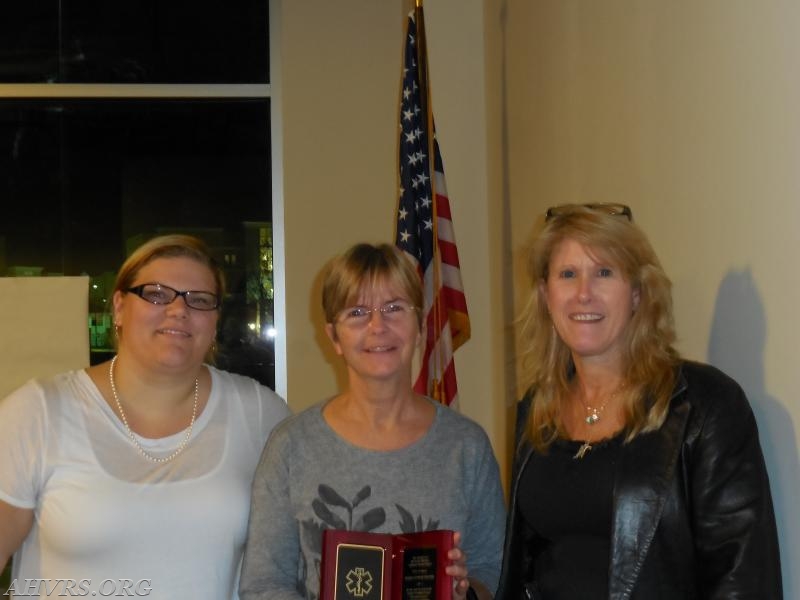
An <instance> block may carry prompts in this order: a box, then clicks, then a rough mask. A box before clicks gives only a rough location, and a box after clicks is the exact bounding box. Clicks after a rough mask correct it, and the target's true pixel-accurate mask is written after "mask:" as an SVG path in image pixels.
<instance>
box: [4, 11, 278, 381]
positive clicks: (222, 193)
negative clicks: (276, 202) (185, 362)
mask: <svg viewBox="0 0 800 600" xmlns="http://www.w3.org/2000/svg"><path fill="white" fill-rule="evenodd" d="M269 59H270V56H269V2H268V0H243V1H242V2H239V3H237V4H236V10H227V11H226V10H224V7H223V5H220V4H219V3H213V4H212V3H211V2H207V1H203V0H201V1H200V2H197V1H196V0H195V1H193V2H191V3H190V2H186V1H183V0H179V1H175V2H159V1H157V0H149V1H144V2H137V3H134V4H132V5H120V4H118V3H108V2H100V1H93V2H92V1H90V2H80V3H68V2H57V1H55V0H42V1H37V2H32V3H25V2H19V3H11V4H10V5H9V6H3V8H0V96H2V97H1V98H0V174H2V177H0V205H1V206H2V218H1V219H0V276H51V275H61V274H63V275H79V274H87V275H89V276H90V291H89V300H90V309H89V310H90V314H89V315H88V316H87V323H88V327H89V332H90V343H91V356H92V362H93V363H97V362H101V361H102V360H105V359H106V358H108V356H109V354H110V353H111V352H112V350H111V339H110V335H112V328H111V320H110V316H109V314H108V308H107V307H108V303H109V300H110V299H109V293H110V290H111V287H112V285H113V278H114V275H115V273H116V269H117V268H118V267H119V265H120V264H121V263H122V261H123V260H124V259H125V257H126V255H127V254H128V253H129V252H130V251H131V250H132V249H133V248H135V247H136V246H138V245H139V244H141V243H142V242H143V241H145V240H146V239H148V238H150V237H153V236H155V235H159V234H162V233H167V232H183V233H190V234H193V235H197V236H198V237H201V238H203V239H204V240H205V241H206V243H208V245H209V246H210V247H211V248H212V251H213V252H214V254H215V255H216V258H217V259H218V261H219V262H220V264H221V265H223V268H224V269H225V271H226V275H227V279H228V288H229V293H228V294H227V296H226V298H225V300H224V305H223V311H222V319H221V322H220V333H219V336H218V350H219V352H218V357H219V359H218V363H219V365H220V366H221V367H222V368H226V369H229V370H232V371H235V372H240V373H244V374H247V375H250V376H252V377H254V378H256V379H258V380H260V381H261V382H262V383H265V384H266V385H269V386H271V387H273V388H274V387H275V360H274V344H273V342H272V340H273V338H272V336H273V335H274V291H273V282H274V278H273V246H272V237H273V236H272V233H273V229H272V220H273V219H272V191H271V190H272V179H271V143H270V139H271V126H270V114H271V103H270V97H269V96H270V93H269V92H270V87H269V81H270V72H269V63H270V60H269Z"/></svg>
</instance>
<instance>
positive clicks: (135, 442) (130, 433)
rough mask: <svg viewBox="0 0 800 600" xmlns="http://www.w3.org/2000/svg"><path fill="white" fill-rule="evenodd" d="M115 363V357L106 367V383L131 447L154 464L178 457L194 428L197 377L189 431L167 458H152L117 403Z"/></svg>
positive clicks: (198, 391) (198, 385) (198, 389)
mask: <svg viewBox="0 0 800 600" xmlns="http://www.w3.org/2000/svg"><path fill="white" fill-rule="evenodd" d="M116 362H117V357H116V356H115V357H114V358H112V359H111V364H110V365H109V366H108V381H109V383H111V393H112V394H113V395H114V401H115V402H116V403H117V409H119V416H120V417H122V423H123V424H124V425H125V431H127V432H128V437H129V438H130V439H131V441H132V442H133V445H134V446H136V449H137V450H138V451H139V454H141V455H142V456H143V457H144V458H146V459H147V460H150V461H152V462H154V463H166V462H169V461H171V460H172V459H173V458H175V457H176V456H178V454H180V453H181V452H183V449H184V448H186V444H188V443H189V439H190V438H191V437H192V428H193V427H194V419H195V417H196V416H197V398H198V396H199V395H200V383H199V381H198V379H197V377H195V378H194V404H193V405H192V420H191V421H189V429H188V430H187V431H186V435H185V436H184V437H183V440H182V441H181V443H180V444H179V445H178V447H177V448H176V449H175V451H174V452H173V453H172V454H170V455H169V456H164V457H162V458H159V457H157V456H153V455H152V454H150V453H148V452H147V450H145V449H144V448H142V445H141V444H140V443H139V440H137V439H136V434H134V433H133V431H132V430H131V428H130V425H128V419H127V417H126V416H125V411H124V410H122V403H121V402H120V401H119V395H117V386H116V385H115V383H114V365H115V364H116Z"/></svg>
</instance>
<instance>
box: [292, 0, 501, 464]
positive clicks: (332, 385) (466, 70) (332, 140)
mask: <svg viewBox="0 0 800 600" xmlns="http://www.w3.org/2000/svg"><path fill="white" fill-rule="evenodd" d="M281 4H282V6H281V11H282V13H283V15H282V22H283V27H282V31H281V36H282V68H283V74H282V82H281V85H280V90H281V101H282V103H283V113H284V117H283V138H284V144H283V153H284V156H283V159H284V167H285V171H284V194H285V195H284V211H285V233H284V236H285V254H286V296H287V298H288V301H287V307H286V323H287V373H288V387H287V398H288V401H289V404H290V405H291V407H292V408H293V409H294V410H298V409H300V408H303V407H305V406H308V405H310V404H312V403H314V402H317V401H319V400H320V399H322V398H324V397H326V396H328V395H331V394H333V393H334V392H335V391H336V389H337V387H338V386H339V385H341V382H342V377H343V374H342V373H341V372H338V371H337V369H336V368H335V367H336V366H337V365H338V361H337V360H336V358H337V357H335V356H332V355H331V354H330V352H329V351H328V345H327V343H326V340H325V339H324V338H323V337H322V335H323V334H322V323H321V314H320V312H321V311H320V309H319V282H318V276H319V271H320V269H321V268H322V266H323V264H324V263H325V261H327V260H328V259H329V258H331V257H332V256H333V255H334V254H336V253H337V252H340V251H342V250H343V249H345V248H346V247H347V246H349V245H350V244H352V243H354V242H356V241H360V240H371V241H391V240H392V239H393V235H394V210H395V207H396V187H397V167H396V164H397V154H396V145H397V112H398V95H399V92H400V87H399V86H400V74H401V60H402V50H403V33H404V27H405V18H406V14H407V13H408V10H409V9H410V8H411V3H409V2H406V1H399V0H396V1H391V2H390V1H385V0H383V1H381V2H375V0H359V1H349V2H345V3H330V2H324V1H322V0H307V1H304V2H293V1H292V2H290V1H288V0H284V1H283V2H282V3H281ZM454 11H455V12H456V13H457V14H459V18H458V19H456V20H453V19H451V18H450V15H452V14H453V13H454ZM426 19H427V22H428V33H429V38H430V39H429V44H430V50H429V55H430V58H431V61H430V62H431V64H430V68H431V78H432V82H433V105H434V111H435V114H436V120H437V130H438V132H439V139H440V143H441V150H442V154H443V158H444V163H445V173H446V176H447V184H448V192H449V195H450V197H451V199H452V203H453V212H454V214H453V219H454V222H455V229H456V235H457V239H458V246H459V253H460V258H461V262H462V264H463V265H464V267H463V278H464V286H465V289H466V294H467V301H468V305H469V310H470V313H471V317H472V318H471V322H472V339H471V340H470V342H469V343H467V344H466V345H465V346H464V347H463V348H462V349H460V350H459V351H458V352H457V353H456V369H457V373H458V381H459V392H460V395H461V407H462V411H463V412H464V413H465V414H468V415H469V416H471V417H473V418H474V419H476V420H478V421H479V422H480V423H481V424H483V425H484V427H485V428H486V429H487V430H488V431H489V433H490V437H491V438H492V441H493V443H494V444H495V448H498V449H500V451H501V452H502V448H503V444H504V443H505V442H504V440H505V431H504V429H503V427H504V426H505V421H504V419H503V418H501V417H502V413H503V410H504V405H503V403H502V402H499V403H498V401H497V399H498V398H499V394H498V393H497V387H498V381H497V376H496V371H497V369H496V365H497V364H501V358H500V354H499V352H496V351H495V350H496V349H497V347H498V346H499V345H500V344H501V340H502V336H501V328H498V327H496V326H495V324H496V322H499V321H498V320H497V319H498V317H499V315H495V314H494V313H493V312H492V311H491V310H490V306H491V304H492V303H493V302H494V298H496V297H500V289H499V286H496V285H489V284H490V282H492V281H493V280H494V279H495V277H494V273H493V271H497V268H496V264H497V263H496V261H493V260H492V257H491V255H490V254H489V253H488V244H489V225H487V223H489V221H490V220H491V219H493V218H494V216H493V215H492V214H490V208H491V207H490V205H489V204H488V202H487V185H488V184H487V175H486V172H487V169H486V162H487V152H488V150H487V142H486V130H487V127H486V116H485V113H486V106H485V100H484V92H483V90H484V88H485V83H484V81H483V77H484V75H483V73H484V70H485V69H484V64H483V60H484V59H483V47H482V45H480V44H478V45H476V44H475V40H476V39H478V40H480V39H482V36H483V4H482V2H481V1H480V0H459V1H458V2H456V1H455V0H448V1H446V2H442V1H440V2H429V3H427V4H426ZM321 349H322V350H321ZM323 350H324V351H325V354H324V355H323ZM337 378H338V380H337Z"/></svg>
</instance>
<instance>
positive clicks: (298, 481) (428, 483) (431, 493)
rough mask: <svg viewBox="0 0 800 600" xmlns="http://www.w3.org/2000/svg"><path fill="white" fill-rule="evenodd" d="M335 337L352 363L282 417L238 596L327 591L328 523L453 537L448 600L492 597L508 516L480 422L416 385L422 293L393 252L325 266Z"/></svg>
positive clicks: (349, 255)
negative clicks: (332, 384)
mask: <svg viewBox="0 0 800 600" xmlns="http://www.w3.org/2000/svg"><path fill="white" fill-rule="evenodd" d="M322 304H323V308H324V311H325V317H326V321H327V324H326V326H325V330H326V333H327V336H328V337H329V338H330V341H331V343H332V344H333V347H334V349H335V351H336V353H337V354H339V355H340V356H341V357H342V359H343V360H344V363H345V365H346V367H347V374H348V386H347V389H345V390H344V391H343V392H341V393H340V394H338V395H336V396H334V397H333V398H330V399H328V400H326V401H324V402H322V403H320V404H317V405H315V406H313V407H311V408H309V409H307V410H306V411H304V412H302V413H300V414H298V415H296V416H295V417H293V418H291V419H289V420H287V421H286V422H285V423H284V424H283V426H281V427H280V428H278V429H276V431H275V433H274V434H273V436H272V437H271V439H270V441H269V443H268V444H267V447H266V448H265V451H264V454H263V456H262V459H261V463H260V465H259V467H258V470H257V473H256V477H255V482H254V486H253V501H252V508H251V514H250V524H249V531H248V542H247V547H246V550H245V558H244V565H243V569H242V577H241V584H240V595H241V597H242V598H244V599H248V598H269V599H270V600H280V599H287V600H298V599H300V598H306V599H316V598H318V596H319V568H320V552H321V534H322V530H323V529H349V530H355V531H371V532H381V533H408V532H415V531H423V530H430V529H452V530H455V531H456V532H457V533H456V544H457V547H456V548H454V549H453V550H451V551H450V554H449V559H450V561H451V563H450V565H449V566H448V567H447V569H446V570H447V573H448V574H449V575H451V576H453V579H454V589H453V598H454V599H456V600H464V598H465V597H470V598H475V597H482V598H491V593H490V592H493V591H494V589H495V587H496V585H497V579H498V576H499V571H500V561H501V547H502V531H503V523H504V519H505V509H504V504H503V495H502V491H501V488H500V481H499V475H498V468H497V462H496V460H495V457H494V454H493V453H492V448H491V446H490V444H489V441H488V438H487V436H486V434H485V432H484V431H483V430H482V429H481V427H480V426H479V425H477V424H476V423H474V422H472V421H470V420H469V419H467V418H466V417H464V416H461V415H459V414H458V413H456V412H454V411H451V410H449V409H448V408H447V407H445V406H442V405H441V404H438V403H437V402H434V401H433V400H431V399H430V398H427V397H425V396H421V395H418V394H415V393H414V391H413V389H412V383H413V381H412V358H413V355H414V352H415V350H416V349H417V347H418V344H419V341H420V337H421V335H420V332H421V326H422V321H421V308H422V289H421V285H420V281H419V277H418V275H417V273H416V271H415V270H414V268H413V267H412V266H411V264H410V262H409V261H408V260H407V259H406V258H405V257H404V256H403V255H402V253H401V252H400V251H399V250H397V249H396V248H395V247H393V246H390V245H386V244H384V245H379V246H372V245H368V244H358V245H356V246H354V247H352V248H351V249H350V250H349V251H347V252H346V253H345V254H344V255H343V256H340V257H338V258H336V259H335V260H334V261H333V262H332V263H331V265H330V267H329V269H328V272H327V275H326V277H325V280H324V284H323V297H322Z"/></svg>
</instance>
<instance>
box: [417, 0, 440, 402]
mask: <svg viewBox="0 0 800 600" xmlns="http://www.w3.org/2000/svg"><path fill="white" fill-rule="evenodd" d="M414 19H415V20H416V22H417V69H418V70H419V81H420V87H421V89H420V99H421V101H422V106H420V109H421V111H422V114H424V115H425V120H426V122H427V140H426V141H427V145H428V159H429V163H428V164H429V165H430V177H431V206H432V207H433V210H432V219H433V223H432V224H431V225H432V228H433V240H434V244H433V256H434V260H433V265H434V269H433V289H434V290H435V293H437V294H438V293H439V290H440V289H441V285H440V282H441V270H440V267H441V261H440V260H439V244H438V239H439V237H438V235H439V234H438V218H437V216H438V215H437V206H436V165H435V162H434V161H435V159H436V152H435V147H434V144H435V143H436V141H435V137H434V124H433V111H432V110H431V101H430V84H429V80H428V40H427V37H426V35H425V15H424V11H423V9H422V0H415V4H414ZM432 305H433V325H434V329H433V330H434V331H436V332H441V331H442V319H444V318H445V317H444V315H442V314H441V305H440V303H439V302H438V301H437V298H436V297H434V298H432ZM437 346H438V347H439V351H437V352H434V353H433V354H432V358H433V363H434V365H433V385H432V388H433V389H431V390H429V393H430V394H431V396H432V397H433V398H434V399H436V400H438V401H439V402H442V401H443V399H444V390H442V389H441V387H442V385H443V384H444V377H443V376H444V366H443V362H444V361H443V360H442V356H441V352H442V350H441V346H442V344H441V342H440V343H439V344H437Z"/></svg>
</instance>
